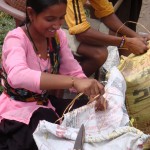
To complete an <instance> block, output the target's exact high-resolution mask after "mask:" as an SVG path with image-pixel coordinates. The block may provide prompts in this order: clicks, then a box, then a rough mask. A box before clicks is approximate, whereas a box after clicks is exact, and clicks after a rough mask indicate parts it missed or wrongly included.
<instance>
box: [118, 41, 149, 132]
mask: <svg viewBox="0 0 150 150" xmlns="http://www.w3.org/2000/svg"><path fill="white" fill-rule="evenodd" d="M119 69H120V71H121V72H122V74H123V75H124V77H125V80H126V82H127V91H126V105H127V110H128V113H129V116H130V117H131V118H132V120H133V125H134V127H136V128H138V129H140V130H142V131H143V132H144V133H147V134H150V117H149V115H150V44H149V50H148V51H147V52H146V53H145V54H143V55H138V56H135V55H133V54H131V55H129V56H128V57H123V58H122V60H121V64H120V66H119Z"/></svg>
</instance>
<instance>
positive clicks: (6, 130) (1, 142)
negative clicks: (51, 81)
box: [0, 108, 58, 150]
mask: <svg viewBox="0 0 150 150" xmlns="http://www.w3.org/2000/svg"><path fill="white" fill-rule="evenodd" d="M57 119H58V116H57V115H56V113H55V112H54V111H53V110H52V109H45V108H39V109H38V110H36V111H35V112H34V113H33V115H32V117H31V120H30V123H29V125H26V124H24V123H21V122H17V121H13V120H6V119H4V120H2V122H1V123H0V137H1V138H0V150H38V148H37V146H36V143H35V141H34V139H33V135H32V134H33V132H34V130H35V129H36V127H37V125H38V123H39V120H46V121H49V122H55V121H56V120H57Z"/></svg>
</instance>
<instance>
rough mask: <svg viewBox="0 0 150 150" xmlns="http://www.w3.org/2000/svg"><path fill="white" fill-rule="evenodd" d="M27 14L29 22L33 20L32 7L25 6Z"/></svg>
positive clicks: (33, 12)
mask: <svg viewBox="0 0 150 150" xmlns="http://www.w3.org/2000/svg"><path fill="white" fill-rule="evenodd" d="M27 15H28V17H29V19H30V22H33V18H34V15H35V11H34V10H33V9H32V7H27Z"/></svg>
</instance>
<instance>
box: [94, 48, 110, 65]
mask: <svg viewBox="0 0 150 150" xmlns="http://www.w3.org/2000/svg"><path fill="white" fill-rule="evenodd" d="M92 57H93V59H94V60H95V62H96V63H97V64H102V63H104V62H105V61H106V59H107V57H108V51H107V48H104V47H100V48H99V47H98V48H97V49H96V50H95V51H94V52H93V55H92Z"/></svg>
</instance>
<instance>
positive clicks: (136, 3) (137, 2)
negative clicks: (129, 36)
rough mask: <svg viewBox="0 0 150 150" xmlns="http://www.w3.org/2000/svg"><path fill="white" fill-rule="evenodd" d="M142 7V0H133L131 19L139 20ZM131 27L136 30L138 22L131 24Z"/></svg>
mask: <svg viewBox="0 0 150 150" xmlns="http://www.w3.org/2000/svg"><path fill="white" fill-rule="evenodd" d="M141 7H142V0H132V1H131V10H132V11H130V16H129V20H131V21H134V22H137V21H138V19H139V15H140V11H141ZM129 28H131V29H132V30H134V31H136V24H132V23H131V24H129Z"/></svg>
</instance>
